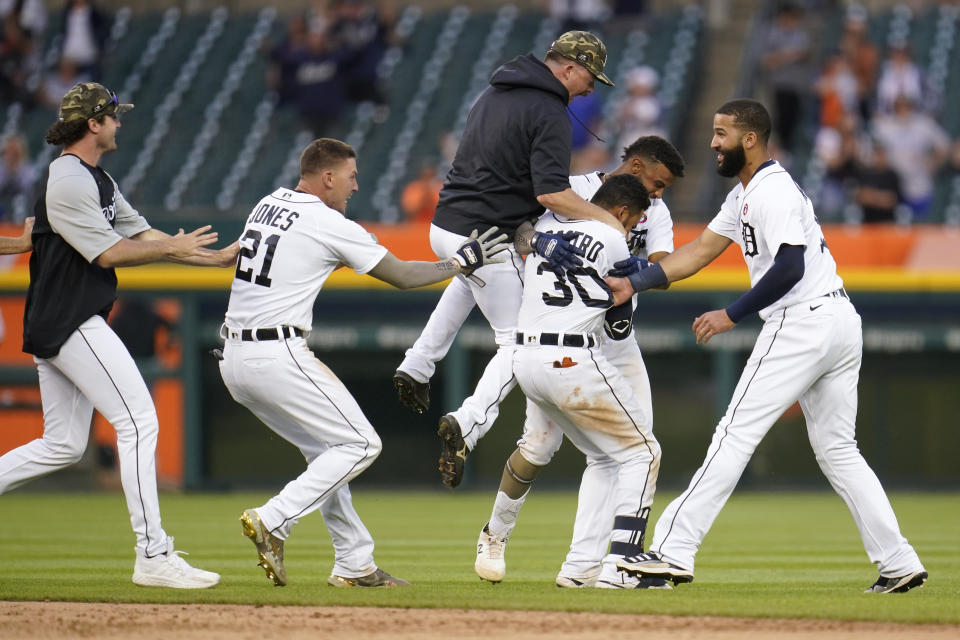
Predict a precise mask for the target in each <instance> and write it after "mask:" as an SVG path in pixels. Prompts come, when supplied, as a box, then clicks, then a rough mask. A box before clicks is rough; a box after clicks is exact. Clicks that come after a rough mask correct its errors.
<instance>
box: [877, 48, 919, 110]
mask: <svg viewBox="0 0 960 640" xmlns="http://www.w3.org/2000/svg"><path fill="white" fill-rule="evenodd" d="M900 96H906V97H907V98H909V99H910V100H911V101H912V102H913V104H917V105H919V104H924V102H923V100H924V79H923V74H922V73H921V72H920V68H919V67H918V66H917V65H916V64H915V63H914V61H913V56H912V55H911V54H910V48H909V47H908V46H907V44H906V43H905V42H897V43H894V44H891V45H890V50H889V52H888V53H887V59H886V60H885V61H884V63H883V68H882V69H881V71H880V79H879V80H878V81H877V103H878V107H879V110H880V111H881V113H885V114H886V113H891V112H892V111H893V110H894V102H895V101H896V99H897V98H898V97H900Z"/></svg>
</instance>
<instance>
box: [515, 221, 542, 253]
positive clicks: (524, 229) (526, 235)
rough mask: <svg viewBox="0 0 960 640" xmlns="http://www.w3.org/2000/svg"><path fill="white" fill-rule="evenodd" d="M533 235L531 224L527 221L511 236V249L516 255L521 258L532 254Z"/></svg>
mask: <svg viewBox="0 0 960 640" xmlns="http://www.w3.org/2000/svg"><path fill="white" fill-rule="evenodd" d="M535 233H536V231H534V229H533V223H532V222H530V221H529V220H528V221H527V222H523V223H521V224H520V226H519V227H517V230H516V232H515V233H514V234H513V248H514V249H516V250H517V253H519V254H520V255H522V256H525V255H528V254H530V253H533V236H534V234H535Z"/></svg>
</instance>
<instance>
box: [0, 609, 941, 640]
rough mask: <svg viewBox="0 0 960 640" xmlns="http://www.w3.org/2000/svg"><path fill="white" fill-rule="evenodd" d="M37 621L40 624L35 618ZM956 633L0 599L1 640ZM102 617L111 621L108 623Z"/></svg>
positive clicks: (581, 616) (789, 637) (854, 637)
mask: <svg viewBox="0 0 960 640" xmlns="http://www.w3.org/2000/svg"><path fill="white" fill-rule="evenodd" d="M40 620H42V621H43V622H42V623H40V622H39V621H40ZM264 620H270V634H271V635H273V636H276V637H283V638H285V639H286V640H308V639H309V640H312V639H313V638H317V637H323V638H325V639H327V640H355V639H356V638H358V637H362V638H368V639H370V640H445V639H447V638H458V639H459V640H488V639H490V638H509V639H510V640H550V639H553V638H557V639H560V640H592V639H596V638H610V637H617V638H649V639H650V640H659V639H661V638H670V640H741V639H743V638H747V639H749V640H818V639H820V638H824V637H828V636H829V637H830V638H831V639H832V640H898V639H900V638H923V640H953V639H954V638H956V637H957V633H958V627H957V626H956V625H924V626H922V627H917V626H915V625H913V626H911V625H902V624H893V623H877V622H852V621H836V620H797V619H789V620H787V619H777V618H767V619H763V618H719V617H709V616H698V617H679V616H641V615H620V614H606V615H604V614H595V613H583V612H580V613H565V612H559V611H550V612H546V611H543V612H538V611H485V610H464V609H375V608H367V607H323V608H314V607H273V606H259V607H256V608H251V607H247V606H238V605H140V604H98V603H68V602H57V603H53V602H47V603H41V602H28V603H20V602H18V603H10V602H0V640H7V639H10V640H13V639H15V638H24V637H31V638H35V639H36V640H45V639H47V638H65V637H79V638H98V639H102V640H113V639H119V638H132V637H136V638H138V640H167V639H169V638H177V639H178V640H255V639H258V638H262V637H263V624H264ZM105 622H108V623H109V625H107V624H105Z"/></svg>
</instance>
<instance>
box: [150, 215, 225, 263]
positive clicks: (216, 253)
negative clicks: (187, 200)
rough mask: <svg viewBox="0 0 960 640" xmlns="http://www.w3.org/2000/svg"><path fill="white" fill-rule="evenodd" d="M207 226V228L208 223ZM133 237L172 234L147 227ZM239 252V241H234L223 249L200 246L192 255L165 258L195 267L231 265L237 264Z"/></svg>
mask: <svg viewBox="0 0 960 640" xmlns="http://www.w3.org/2000/svg"><path fill="white" fill-rule="evenodd" d="M207 228H209V225H208V227H207ZM181 231H182V230H181ZM135 237H136V239H137V240H169V239H170V238H173V237H174V236H171V235H169V234H167V233H164V232H163V231H160V230H159V229H147V230H146V231H144V232H142V233H140V234H138V235H137V236H135ZM239 253H240V243H239V242H234V243H233V244H230V245H227V246H226V247H224V248H223V249H207V248H206V247H200V248H198V249H196V251H195V252H194V255H192V256H190V257H187V258H182V257H173V258H167V260H168V261H169V262H176V263H179V264H189V265H193V266H195V267H233V266H235V265H236V264H237V255H239Z"/></svg>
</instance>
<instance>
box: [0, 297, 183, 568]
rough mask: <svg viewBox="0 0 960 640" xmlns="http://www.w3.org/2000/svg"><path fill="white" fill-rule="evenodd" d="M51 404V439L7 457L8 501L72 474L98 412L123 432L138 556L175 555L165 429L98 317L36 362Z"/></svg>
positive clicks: (46, 412)
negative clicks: (44, 479)
mask: <svg viewBox="0 0 960 640" xmlns="http://www.w3.org/2000/svg"><path fill="white" fill-rule="evenodd" d="M34 361H35V362H36V363H37V373H38V375H39V378H40V396H41V400H42V404H43V437H42V438H39V439H37V440H33V441H32V442H28V443H27V444H25V445H23V446H21V447H18V448H16V449H14V450H13V451H10V452H9V453H7V454H5V455H4V456H3V457H0V493H6V492H7V491H8V490H10V489H13V488H15V487H18V486H20V485H21V484H23V483H25V482H28V481H30V480H33V479H34V478H38V477H40V476H44V475H47V474H49V473H52V472H54V471H56V470H57V469H62V468H64V467H68V466H70V465H72V464H74V463H75V462H77V461H78V460H79V459H80V457H81V456H82V455H83V452H84V451H85V450H86V448H87V440H88V438H89V436H90V421H91V419H92V418H93V410H94V409H96V410H97V411H99V412H100V413H101V414H102V415H103V417H104V418H106V419H107V421H108V422H110V424H112V425H113V428H114V429H116V431H117V453H118V455H119V459H120V481H121V484H122V485H123V493H124V496H125V497H126V499H127V510H128V511H129V513H130V524H131V525H132V526H133V531H134V533H135V534H136V536H137V550H138V551H139V552H141V553H143V554H144V555H145V556H146V557H153V556H156V555H160V554H163V553H166V552H167V534H166V533H165V532H164V530H163V527H162V526H161V524H160V503H159V500H158V498H157V472H156V462H155V456H156V449H157V433H158V431H159V423H158V421H157V412H156V409H155V408H154V406H153V399H152V398H151V397H150V391H149V390H148V389H147V385H146V383H145V382H144V381H143V377H142V376H141V375H140V371H139V370H138V369H137V365H136V363H134V361H133V358H132V357H131V356H130V353H129V352H128V351H127V349H126V347H125V346H124V345H123V343H122V342H121V341H120V338H118V337H117V334H115V333H114V332H113V329H111V328H110V327H109V326H108V325H107V323H106V322H105V321H104V319H103V318H101V317H100V316H93V317H92V318H90V319H89V320H87V321H86V322H84V323H83V324H81V325H80V327H79V328H78V329H77V330H76V331H74V332H73V334H72V335H71V336H70V338H68V339H67V341H66V342H65V343H64V345H63V346H62V347H61V348H60V353H58V354H57V355H56V356H54V357H52V358H46V359H45V358H34Z"/></svg>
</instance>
